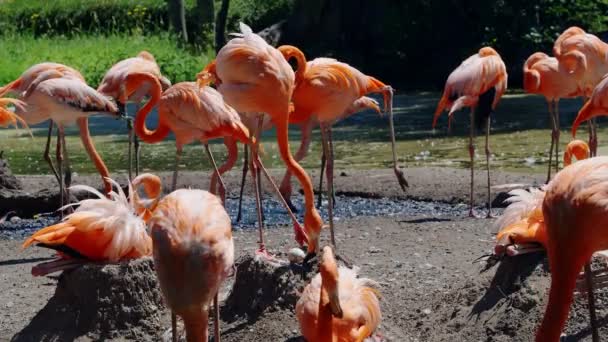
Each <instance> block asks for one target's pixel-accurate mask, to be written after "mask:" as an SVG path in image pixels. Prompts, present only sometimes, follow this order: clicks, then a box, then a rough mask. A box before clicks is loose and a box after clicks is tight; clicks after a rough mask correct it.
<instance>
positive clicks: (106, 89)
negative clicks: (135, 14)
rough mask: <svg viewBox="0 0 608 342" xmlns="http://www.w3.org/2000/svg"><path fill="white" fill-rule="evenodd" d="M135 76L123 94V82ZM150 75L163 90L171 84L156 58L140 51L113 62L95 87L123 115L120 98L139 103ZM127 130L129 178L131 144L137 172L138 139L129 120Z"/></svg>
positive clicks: (146, 91) (148, 88)
mask: <svg viewBox="0 0 608 342" xmlns="http://www.w3.org/2000/svg"><path fill="white" fill-rule="evenodd" d="M141 74H145V75H147V76H148V77H141V76H140V75H141ZM131 77H137V78H138V84H137V85H136V86H134V87H132V88H131V89H130V93H128V94H123V92H124V91H125V90H126V89H125V87H124V84H125V83H126V81H127V79H128V78H131ZM150 77H155V78H157V79H158V81H159V82H160V84H161V86H162V88H163V90H166V89H167V88H169V87H170V86H171V81H169V79H167V78H166V77H164V76H163V75H162V74H161V72H160V68H159V66H158V64H156V59H154V56H153V55H152V54H151V53H149V52H148V51H142V52H140V53H139V54H138V55H137V56H136V57H132V58H127V59H124V60H122V61H120V62H118V63H116V64H114V65H113V66H112V67H111V68H110V70H108V72H106V74H105V76H104V77H103V79H102V81H101V83H100V84H99V86H98V87H97V91H98V92H100V93H101V94H102V95H105V96H109V97H112V98H113V99H114V100H116V101H117V102H118V107H119V110H120V112H121V113H123V114H124V115H125V116H126V115H127V114H126V108H127V107H126V105H127V103H126V102H122V100H126V101H131V102H135V103H137V104H139V103H140V102H141V100H142V99H143V97H144V96H145V95H147V94H148V93H149V92H150V90H151V87H152V84H151V82H150ZM127 129H128V131H129V153H128V155H129V157H128V159H129V179H131V176H132V175H131V173H132V164H131V163H132V158H131V144H133V145H134V148H135V175H136V176H137V175H138V174H139V141H138V140H137V137H136V136H134V135H133V131H132V130H133V125H132V122H131V120H129V122H128V124H127Z"/></svg>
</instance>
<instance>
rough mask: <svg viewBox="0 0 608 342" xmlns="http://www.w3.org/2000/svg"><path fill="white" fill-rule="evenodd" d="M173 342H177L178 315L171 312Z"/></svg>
mask: <svg viewBox="0 0 608 342" xmlns="http://www.w3.org/2000/svg"><path fill="white" fill-rule="evenodd" d="M171 341H172V342H177V315H176V314H175V311H173V310H171Z"/></svg>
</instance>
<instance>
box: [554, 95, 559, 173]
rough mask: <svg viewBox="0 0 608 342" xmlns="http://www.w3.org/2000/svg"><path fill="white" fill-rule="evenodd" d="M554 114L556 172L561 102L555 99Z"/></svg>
mask: <svg viewBox="0 0 608 342" xmlns="http://www.w3.org/2000/svg"><path fill="white" fill-rule="evenodd" d="M553 105H554V106H555V108H554V109H553V115H554V116H555V172H556V173H557V172H559V159H560V158H559V134H560V131H559V102H558V101H557V100H556V101H554V103H553Z"/></svg>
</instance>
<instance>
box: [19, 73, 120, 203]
mask: <svg viewBox="0 0 608 342" xmlns="http://www.w3.org/2000/svg"><path fill="white" fill-rule="evenodd" d="M49 73H50V74H54V75H55V76H57V77H61V78H50V79H46V80H43V81H41V82H33V83H32V84H31V85H30V87H29V88H28V89H27V90H26V92H25V94H24V95H23V96H22V98H23V101H24V102H25V103H26V105H27V109H26V110H21V109H20V108H17V112H16V113H17V114H19V115H20V116H21V117H22V118H23V119H24V120H25V121H26V122H27V123H28V124H37V123H40V122H43V121H45V120H48V119H51V120H52V121H54V122H55V124H57V164H58V166H59V172H58V175H63V172H64V166H65V167H66V168H65V170H67V174H66V180H67V182H66V183H67V186H66V184H64V179H63V177H58V178H59V189H60V193H61V194H62V196H61V204H62V206H63V204H64V203H66V202H67V201H69V198H70V197H69V192H68V191H67V190H66V187H68V188H69V186H70V183H71V177H69V176H70V172H69V170H70V166H69V158H68V156H67V149H66V144H65V133H64V127H65V125H69V124H72V123H74V122H76V123H77V124H78V128H79V129H80V138H81V140H82V144H83V145H84V147H85V149H86V151H87V153H88V154H89V157H90V158H91V160H92V161H93V163H94V164H95V167H96V168H97V171H98V172H99V174H100V175H101V177H102V180H103V183H104V191H105V192H106V193H109V192H110V191H112V184H111V183H110V181H109V176H110V174H109V171H108V168H107V167H106V165H105V163H104V162H103V160H102V159H101V156H100V155H99V153H97V150H96V149H95V146H94V144H93V140H92V139H91V135H90V133H89V124H88V117H89V116H90V115H93V114H108V115H112V116H114V117H117V118H118V117H119V112H118V108H117V107H116V105H115V104H114V102H112V101H111V100H109V99H108V98H106V97H104V96H103V95H101V94H99V93H98V92H97V91H95V89H93V88H91V87H89V86H88V85H87V84H86V83H85V82H83V81H82V80H79V79H75V78H65V77H62V76H61V72H59V71H56V70H50V71H49ZM47 149H48V142H47Z"/></svg>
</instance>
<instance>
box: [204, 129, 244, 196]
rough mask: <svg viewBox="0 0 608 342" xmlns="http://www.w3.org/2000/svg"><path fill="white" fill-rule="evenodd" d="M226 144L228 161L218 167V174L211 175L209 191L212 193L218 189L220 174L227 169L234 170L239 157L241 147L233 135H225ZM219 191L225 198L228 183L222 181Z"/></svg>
mask: <svg viewBox="0 0 608 342" xmlns="http://www.w3.org/2000/svg"><path fill="white" fill-rule="evenodd" d="M224 146H226V149H227V151H228V156H227V157H226V161H225V162H224V164H222V165H221V166H220V167H218V169H217V171H218V173H217V174H216V173H215V172H213V173H212V175H211V180H210V181H209V191H210V192H211V193H215V191H217V183H218V178H219V176H221V175H223V174H224V173H225V172H226V171H229V170H232V168H233V167H234V164H236V161H237V159H238V157H239V149H238V146H237V142H236V140H235V139H233V138H232V137H224ZM219 191H220V192H219V193H220V194H223V195H222V196H224V198H225V197H226V185H225V184H224V183H223V182H222V183H220V189H219Z"/></svg>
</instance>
